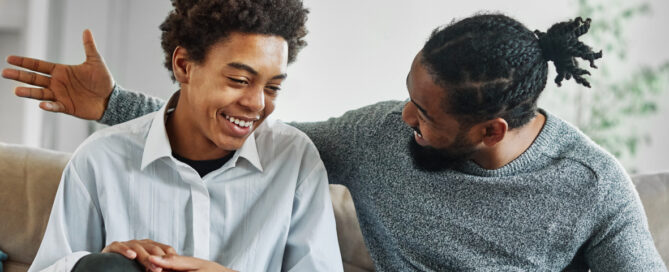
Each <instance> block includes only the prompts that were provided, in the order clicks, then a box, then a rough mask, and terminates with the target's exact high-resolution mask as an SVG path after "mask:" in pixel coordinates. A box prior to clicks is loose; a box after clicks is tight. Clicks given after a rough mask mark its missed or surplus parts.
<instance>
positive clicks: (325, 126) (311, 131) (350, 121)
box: [290, 101, 403, 188]
mask: <svg viewBox="0 0 669 272" xmlns="http://www.w3.org/2000/svg"><path fill="white" fill-rule="evenodd" d="M399 103H403V102H401V101H386V102H379V103H377V104H374V105H370V106H366V107H362V108H359V109H355V110H351V111H348V112H346V113H344V115H342V116H340V117H335V118H330V119H328V120H327V121H321V122H310V123H291V124H290V125H292V126H294V127H296V128H298V129H299V130H301V131H303V132H304V133H306V134H307V136H309V138H311V140H312V141H313V142H314V144H315V145H316V148H318V151H319V153H320V156H321V159H322V160H323V164H325V169H327V172H328V180H329V181H330V183H331V184H342V185H345V186H347V187H349V188H350V186H349V184H350V182H355V179H356V177H357V175H356V174H357V173H358V171H359V170H360V168H361V167H365V162H364V160H365V157H364V156H365V154H364V153H365V149H366V148H369V143H370V142H369V141H374V138H373V137H371V135H373V134H374V133H375V132H376V131H377V129H378V127H379V126H380V124H381V123H382V122H383V120H384V119H385V118H386V117H387V116H388V114H389V113H391V112H392V110H393V109H396V108H397V107H398V105H399Z"/></svg>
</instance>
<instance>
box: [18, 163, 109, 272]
mask: <svg viewBox="0 0 669 272" xmlns="http://www.w3.org/2000/svg"><path fill="white" fill-rule="evenodd" d="M103 230H104V226H103V221H102V217H101V216H100V212H99V210H98V208H97V207H96V205H95V204H94V202H93V200H92V199H91V195H90V194H89V192H88V190H87V189H86V187H85V186H84V185H83V183H82V178H81V177H80V176H79V174H78V173H77V171H76V170H75V168H74V166H73V164H72V162H70V163H69V164H68V165H67V167H66V168H65V170H64V172H63V176H62V178H61V181H60V184H59V185H58V191H57V193H56V197H55V200H54V204H53V207H52V209H51V215H50V216H49V223H48V224H47V227H46V232H45V233H44V238H43V239H42V243H41V245H40V247H39V250H38V251H37V256H36V257H35V260H34V261H33V263H32V266H30V269H29V271H31V272H32V271H70V270H72V268H73V267H74V265H75V264H76V263H77V261H79V259H81V258H82V257H84V256H86V255H88V254H89V253H90V252H99V251H100V250H102V248H103V247H104V234H103Z"/></svg>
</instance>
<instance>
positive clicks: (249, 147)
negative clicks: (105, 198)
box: [141, 91, 263, 172]
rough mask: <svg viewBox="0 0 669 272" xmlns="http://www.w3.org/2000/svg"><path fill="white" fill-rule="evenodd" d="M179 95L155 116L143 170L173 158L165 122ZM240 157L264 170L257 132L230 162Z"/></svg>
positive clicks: (146, 147) (173, 97)
mask: <svg viewBox="0 0 669 272" xmlns="http://www.w3.org/2000/svg"><path fill="white" fill-rule="evenodd" d="M179 95H180V91H177V92H176V93H174V95H172V97H171V98H170V100H169V101H168V102H167V103H165V105H163V107H161V108H160V110H158V112H156V114H155V116H154V117H153V121H152V122H151V127H150V128H149V133H148V134H147V137H146V143H145V144H144V153H143V155H142V166H141V169H142V170H144V168H145V167H146V166H148V165H149V164H151V163H152V162H154V161H156V160H158V159H160V158H164V157H168V158H172V147H171V145H170V140H169V137H168V136H167V128H166V127H165V122H167V116H168V114H170V113H171V112H172V111H174V110H175V109H176V106H177V103H178V102H179ZM240 157H242V158H244V159H246V160H247V161H248V162H249V163H251V165H253V167H255V168H256V169H258V171H260V172H262V171H263V168H262V164H261V163H260V156H259V154H258V147H257V145H256V140H255V132H253V133H251V135H249V137H248V138H246V141H244V144H243V145H242V147H241V148H240V149H239V150H237V152H235V155H233V157H232V158H231V159H230V162H231V163H232V164H230V165H234V166H237V162H238V160H239V158H240Z"/></svg>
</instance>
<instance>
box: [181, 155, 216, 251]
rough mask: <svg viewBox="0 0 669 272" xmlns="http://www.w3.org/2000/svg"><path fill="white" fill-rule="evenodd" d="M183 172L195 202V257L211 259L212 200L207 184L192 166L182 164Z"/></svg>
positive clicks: (193, 227) (193, 212)
mask: <svg viewBox="0 0 669 272" xmlns="http://www.w3.org/2000/svg"><path fill="white" fill-rule="evenodd" d="M180 168H182V169H181V174H182V175H183V177H184V178H185V179H186V180H189V181H190V182H189V184H190V193H191V199H192V202H193V211H192V214H193V226H192V229H193V257H196V258H201V259H205V260H208V259H209V235H210V231H209V227H210V225H211V220H210V214H211V213H210V209H211V200H210V197H209V190H208V189H207V186H206V184H205V183H204V181H203V180H202V179H201V178H200V176H199V174H198V173H197V172H195V170H193V169H192V168H190V167H188V166H186V165H181V166H180Z"/></svg>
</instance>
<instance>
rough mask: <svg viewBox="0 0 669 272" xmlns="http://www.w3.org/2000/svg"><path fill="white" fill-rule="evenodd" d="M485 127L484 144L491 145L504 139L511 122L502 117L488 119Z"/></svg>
mask: <svg viewBox="0 0 669 272" xmlns="http://www.w3.org/2000/svg"><path fill="white" fill-rule="evenodd" d="M483 129H484V132H483V144H485V145H486V146H490V147H491V146H494V145H496V144H497V143H499V142H501V141H502V140H504V137H506V133H507V132H508V130H509V124H508V123H507V122H506V120H504V119H502V118H495V119H492V120H489V121H486V122H485V124H484V126H483Z"/></svg>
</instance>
